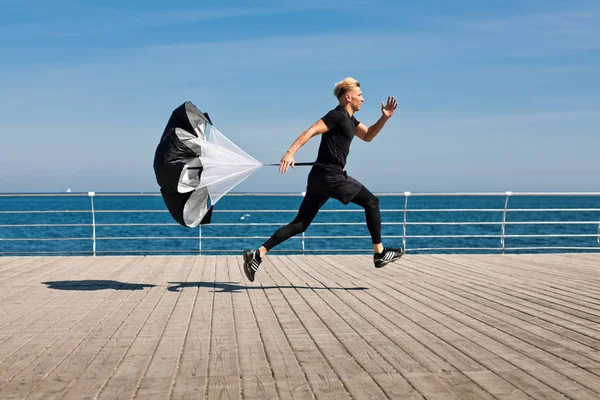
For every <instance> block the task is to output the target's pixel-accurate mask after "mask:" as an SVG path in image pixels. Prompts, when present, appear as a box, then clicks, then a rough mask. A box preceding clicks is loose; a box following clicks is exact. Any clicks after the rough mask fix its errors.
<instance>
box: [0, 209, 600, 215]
mask: <svg viewBox="0 0 600 400" xmlns="http://www.w3.org/2000/svg"><path fill="white" fill-rule="evenodd" d="M380 211H381V212H382V213H388V212H389V213H391V212H395V213H400V212H404V210H403V209H382V210H380ZM406 211H407V212H409V213H424V212H427V213H435V212H504V209H497V208H420V209H407V210H406ZM506 211H507V212H576V211H577V212H581V211H585V212H595V211H598V212H600V208H513V209H510V208H509V209H507V210H506ZM91 212H92V211H91V210H25V211H15V210H10V211H0V214H64V213H91ZM95 212H96V213H104V214H112V213H114V214H124V213H128V214H146V213H167V212H168V211H166V210H95ZM252 212H253V213H297V212H298V210H297V209H294V210H214V211H213V213H236V214H242V213H252ZM319 212H320V213H363V212H364V210H362V209H361V210H354V209H349V210H342V209H339V210H320V211H319Z"/></svg>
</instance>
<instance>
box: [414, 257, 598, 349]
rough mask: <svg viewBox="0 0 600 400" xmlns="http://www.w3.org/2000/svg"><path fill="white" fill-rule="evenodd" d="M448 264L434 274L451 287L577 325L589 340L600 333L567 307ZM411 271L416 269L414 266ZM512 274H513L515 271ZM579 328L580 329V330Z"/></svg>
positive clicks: (561, 323)
mask: <svg viewBox="0 0 600 400" xmlns="http://www.w3.org/2000/svg"><path fill="white" fill-rule="evenodd" d="M449 264H450V265H446V264H441V263H440V264H438V266H437V269H436V271H438V272H446V273H447V274H446V275H445V276H446V278H445V282H452V284H459V283H461V284H467V285H468V286H469V287H470V288H473V289H474V290H478V291H481V292H484V293H487V294H491V295H494V296H496V297H498V298H501V299H503V304H509V305H514V306H515V307H516V308H518V309H520V310H526V311H527V312H528V313H531V312H533V313H534V315H536V316H540V315H546V316H548V317H549V318H551V320H552V322H554V323H557V324H559V325H561V326H564V327H570V326H574V324H575V326H577V330H578V331H579V332H580V333H585V334H586V335H589V336H591V337H595V336H597V335H598V334H599V333H600V330H599V329H598V328H597V327H596V324H595V323H594V322H590V321H589V320H588V319H587V317H588V316H589V314H588V315H583V318H582V316H581V315H576V314H579V313H578V312H577V311H575V310H573V309H568V308H566V309H565V308H562V307H561V306H559V305H556V304H553V303H550V302H545V303H544V302H541V301H539V300H538V299H537V298H535V297H534V296H530V295H528V294H526V293H525V294H521V293H519V292H518V291H516V290H513V288H512V287H511V286H510V285H505V284H503V283H502V279H500V278H496V279H495V280H494V281H493V282H489V281H488V279H489V278H485V279H481V278H478V277H476V276H474V274H472V273H470V272H469V273H462V272H461V271H460V269H461V268H462V265H463V264H460V263H457V261H456V260H453V262H449ZM415 268H417V269H418V268H419V267H418V266H416V267H415ZM515 273H516V271H515ZM580 327H583V329H581V328H580Z"/></svg>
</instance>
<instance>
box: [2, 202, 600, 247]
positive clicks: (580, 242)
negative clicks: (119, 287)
mask: <svg viewBox="0 0 600 400" xmlns="http://www.w3.org/2000/svg"><path fill="white" fill-rule="evenodd" d="M377 195H378V196H379V197H380V198H384V197H386V198H387V197H391V198H396V197H397V198H399V199H402V198H403V200H404V201H403V203H404V207H403V208H387V209H386V208H382V210H381V212H382V216H384V215H386V214H388V213H391V215H392V216H393V217H392V218H391V220H390V221H384V222H382V225H383V228H384V229H386V228H387V227H389V228H396V227H399V226H402V233H401V234H384V235H382V237H383V239H384V241H385V240H386V239H389V240H392V239H393V240H400V239H401V240H402V244H403V246H404V248H405V249H406V250H407V252H414V253H421V252H464V251H471V252H499V253H502V254H504V253H505V252H507V251H512V252H515V251H517V252H531V251H550V250H564V251H600V192H521V193H513V192H500V193H498V192H494V193H410V192H404V193H389V194H377ZM240 196H243V197H291V196H295V197H300V196H302V195H301V194H254V193H253V194H241V193H239V194H229V195H227V197H240ZM40 197H42V198H44V197H55V198H63V197H68V198H77V197H88V198H89V199H90V208H89V209H74V210H71V209H42V210H36V209H12V210H10V209H2V208H5V207H6V204H5V203H0V255H38V254H92V255H99V254H119V253H138V254H139V253H143V254H156V253H165V254H168V253H188V254H189V253H196V254H210V253H227V252H240V251H242V250H243V248H241V247H239V245H238V243H240V242H242V241H256V240H265V239H267V238H268V237H269V235H270V234H269V235H239V234H223V233H219V234H213V235H211V234H210V233H209V234H206V233H203V230H208V228H203V227H202V226H200V227H198V228H195V230H192V231H193V232H194V234H193V235H191V234H190V233H189V231H190V230H189V229H187V228H181V229H184V230H185V232H186V233H185V235H150V234H145V235H133V234H124V233H121V234H120V235H99V234H98V229H106V228H120V229H133V228H139V227H146V228H160V229H162V228H166V227H174V226H175V227H179V225H178V224H176V223H174V222H98V218H99V217H100V216H106V215H116V214H126V215H129V216H132V215H143V216H147V215H152V214H157V213H158V214H166V216H165V217H167V218H166V219H165V220H166V221H170V217H169V216H168V212H167V211H166V209H164V207H162V208H158V209H99V208H98V207H97V205H96V204H95V199H96V198H98V197H113V198H127V197H142V198H143V197H160V194H157V193H140V194H104V193H94V192H89V193H79V194H78V193H68V194H67V193H65V194H0V201H1V200H5V199H13V200H15V199H22V198H40ZM427 197H429V198H434V197H435V198H438V199H451V198H467V197H472V198H477V199H480V198H485V197H497V198H501V199H502V201H503V204H504V206H503V207H502V208H489V207H487V208H473V207H467V208H461V207H458V208H432V207H423V208H421V207H420V206H419V205H417V206H416V207H413V208H410V207H409V205H412V203H413V202H414V200H413V201H412V202H411V201H409V199H415V198H427ZM515 197H529V198H538V199H539V198H542V197H546V198H548V197H553V198H561V197H562V198H566V197H569V198H586V199H591V201H590V202H589V203H590V204H591V206H589V207H588V206H586V207H547V208H536V207H517V208H510V207H509V206H510V204H511V202H510V201H509V200H510V199H511V198H515ZM161 201H162V200H161ZM425 205H427V204H425ZM20 206H21V207H22V206H23V203H22V202H21V203H20ZM217 208H218V207H217ZM296 212H297V208H294V209H258V210H257V209H216V210H214V213H215V216H213V221H215V222H213V223H211V224H210V225H208V226H207V227H210V229H212V228H216V227H222V228H227V229H228V232H230V231H231V229H235V228H238V230H239V229H241V230H244V231H248V230H249V229H255V230H256V229H259V228H261V227H272V228H273V230H272V232H274V228H277V227H280V226H282V225H285V224H286V223H287V222H281V221H279V222H252V223H248V222H243V223H241V222H219V219H220V218H219V214H221V215H227V214H232V213H233V214H242V213H244V214H246V213H252V214H253V215H255V214H266V215H269V216H271V215H281V214H282V213H285V214H291V215H294V214H295V213H296ZM362 212H363V211H362V209H352V208H342V209H323V210H321V211H320V213H323V214H327V213H362ZM465 213H467V214H470V216H471V217H473V216H476V215H478V214H480V215H481V214H501V218H500V219H499V220H481V219H476V220H462V219H461V218H460V217H459V216H460V215H461V214H465ZM528 213H529V214H532V213H533V214H545V215H546V214H549V213H554V214H560V215H563V216H564V215H574V216H575V217H578V218H576V219H575V220H569V219H565V218H562V219H559V220H552V219H550V220H547V219H542V220H512V219H511V218H508V216H509V215H518V214H521V215H526V214H528ZM400 214H402V218H401V219H400ZM52 215H55V216H64V215H80V216H82V218H83V216H86V215H87V216H89V220H88V221H89V222H76V223H62V222H48V221H44V220H43V217H47V218H46V219H52V218H50V217H49V216H52ZM394 215H397V217H395V218H394ZM412 215H414V216H418V215H420V217H419V218H416V220H411V219H412V218H411V217H410V216H412ZM441 215H452V216H453V217H452V218H451V219H449V220H448V218H439V216H441ZM24 216H25V217H27V216H29V219H31V218H32V217H35V219H36V222H31V221H29V222H26V223H15V222H14V218H11V219H12V220H13V221H12V222H11V221H9V223H6V221H5V220H6V219H7V218H9V217H17V218H24ZM423 216H425V217H423ZM62 218H64V217H62ZM40 219H42V221H39V220H40ZM517 219H518V218H517ZM596 225H597V227H598V229H597V231H595V226H596ZM311 226H315V227H350V228H351V230H353V231H355V230H356V229H357V228H355V227H359V226H360V227H364V226H365V223H364V221H362V222H345V221H344V222H313V224H312V225H311ZM542 226H556V227H562V228H561V229H559V230H558V231H557V232H552V233H541V232H539V230H540V227H542ZM575 226H579V227H584V228H585V227H593V229H594V231H590V230H589V229H587V230H585V231H584V232H581V231H578V232H573V231H572V227H575ZM443 227H477V228H478V229H479V230H480V231H481V230H484V232H483V233H482V232H475V233H472V232H471V233H446V232H442V233H430V232H428V233H419V232H418V229H417V228H422V230H423V229H425V230H429V231H431V230H432V229H435V230H440V229H441V228H443ZM509 227H514V229H516V228H517V227H529V228H530V232H528V233H523V232H521V233H519V232H518V231H517V233H509V232H507V229H508V228H509ZM565 227H568V228H569V229H567V230H569V232H568V233H565V232H563V231H564V230H565ZM17 228H19V229H21V232H25V233H27V235H26V236H25V237H19V236H17V237H14V235H11V234H9V235H6V234H3V233H2V232H5V233H10V231H11V230H14V229H17ZM58 228H70V229H72V230H78V232H82V229H87V228H89V235H81V236H74V235H70V236H62V237H57V235H56V231H57V229H58ZM531 228H534V229H531ZM33 229H37V231H36V232H35V234H34V233H32V232H31V230H33ZM186 229H187V230H186ZM411 229H412V230H415V231H416V233H414V234H409V233H410V232H408V231H409V230H411ZM511 229H513V228H511ZM536 229H537V230H536ZM561 230H562V231H561ZM40 231H43V233H42V232H40ZM180 232H181V231H180ZM272 232H270V233H272ZM309 232H310V230H309ZM291 239H293V240H300V248H288V249H282V250H279V249H274V251H280V252H288V253H301V254H307V253H324V252H330V253H334V252H337V253H339V252H345V253H356V252H359V253H360V252H370V251H372V250H371V249H370V248H356V246H354V247H352V248H336V247H331V246H328V247H329V248H309V247H308V246H307V243H309V242H311V243H312V242H314V241H319V240H321V241H323V240H326V241H333V240H354V241H355V242H356V243H360V244H362V245H364V244H365V243H370V236H369V235H346V234H334V235H328V234H321V235H310V234H307V233H302V234H301V235H297V236H295V237H293V238H291ZM536 239H552V240H556V241H558V240H562V241H563V242H564V241H565V240H568V241H569V243H568V244H561V243H560V242H557V244H556V245H545V244H544V245H540V244H539V243H538V244H536V243H534V244H533V245H531V244H529V245H518V244H515V245H512V246H510V245H509V244H510V243H508V242H509V241H511V240H512V241H515V240H530V241H531V240H536ZM593 239H595V243H594V244H593V245H591V243H590V240H591V241H594V240H593ZM452 240H459V241H461V242H462V243H467V244H465V245H460V246H457V245H449V244H448V243H449V242H450V241H452ZM468 240H479V242H475V243H476V245H473V242H472V241H471V242H467V241H468ZM111 241H112V242H118V243H121V244H122V243H123V242H130V243H132V242H134V241H144V242H146V243H148V242H154V243H156V242H158V241H162V242H164V241H170V242H177V243H179V245H178V246H176V247H167V248H156V246H152V248H140V247H139V246H135V245H133V246H132V248H119V249H105V250H99V249H98V243H100V242H102V243H108V242H111ZM185 241H194V242H195V241H197V248H189V247H187V248H185V247H186V246H182V245H181V243H182V242H185ZM213 241H228V243H233V244H236V245H238V247H239V248H236V247H235V246H233V247H231V248H220V249H217V248H214V246H213V248H210V246H206V244H207V243H212V242H213ZM357 241H358V242H357ZM491 241H493V242H495V243H497V244H496V245H493V244H492V245H490V244H489V243H492V242H491ZM61 242H89V243H90V244H91V246H90V247H91V248H90V249H89V250H73V249H61V248H59V247H60V246H58V245H56V243H61ZM423 242H424V243H425V244H426V245H419V244H420V243H423ZM483 242H485V243H488V245H486V244H485V243H483ZM7 243H13V244H14V243H19V244H21V246H20V247H19V246H17V247H19V248H16V249H15V248H14V247H15V246H12V248H9V249H8V250H6V249H5V247H7V246H6V244H7ZM32 243H38V244H39V243H54V244H55V245H54V248H53V249H51V250H48V249H44V250H36V249H32V248H30V247H31V244H32ZM412 243H416V245H414V246H413V245H412ZM3 245H4V246H3Z"/></svg>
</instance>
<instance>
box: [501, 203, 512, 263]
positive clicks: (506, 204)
mask: <svg viewBox="0 0 600 400" xmlns="http://www.w3.org/2000/svg"><path fill="white" fill-rule="evenodd" d="M511 194H512V192H506V200H505V201H504V213H503V214H502V236H501V237H500V244H501V245H502V254H504V249H505V248H506V246H505V244H504V237H505V235H506V210H507V209H508V199H509V198H510V195H511Z"/></svg>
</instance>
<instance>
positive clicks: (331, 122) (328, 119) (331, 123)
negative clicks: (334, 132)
mask: <svg viewBox="0 0 600 400" xmlns="http://www.w3.org/2000/svg"><path fill="white" fill-rule="evenodd" d="M321 120H322V121H323V122H324V123H325V126H327V129H329V130H331V129H333V128H334V127H336V126H338V125H340V124H341V123H342V120H343V115H342V113H340V112H338V111H336V110H331V111H329V112H328V113H327V114H326V115H325V116H324V117H323V118H321Z"/></svg>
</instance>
